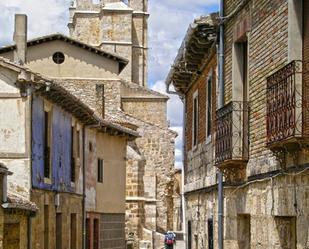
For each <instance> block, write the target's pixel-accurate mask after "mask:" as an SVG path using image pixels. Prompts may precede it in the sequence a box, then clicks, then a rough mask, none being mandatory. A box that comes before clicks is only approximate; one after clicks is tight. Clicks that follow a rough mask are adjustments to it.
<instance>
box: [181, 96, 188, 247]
mask: <svg viewBox="0 0 309 249" xmlns="http://www.w3.org/2000/svg"><path fill="white" fill-rule="evenodd" d="M182 119H183V124H182V127H183V131H182V141H183V145H182V151H183V159H182V174H181V202H182V205H181V206H182V231H183V240H184V241H187V234H186V231H187V230H186V225H187V222H186V206H185V205H186V201H185V191H184V190H185V188H184V187H185V160H186V159H185V156H184V155H185V152H186V142H185V141H186V140H185V138H186V98H183V117H182ZM186 248H187V244H186Z"/></svg>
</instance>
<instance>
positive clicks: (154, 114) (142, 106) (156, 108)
mask: <svg viewBox="0 0 309 249" xmlns="http://www.w3.org/2000/svg"><path fill="white" fill-rule="evenodd" d="M122 108H123V110H124V111H125V112H126V113H128V114H130V115H132V116H134V117H136V118H138V119H141V120H145V121H147V122H149V123H153V124H157V125H160V126H161V127H167V120H166V101H164V100H163V101H160V100H159V101H158V100H147V99H137V100H134V99H133V100H125V101H123V102H122ZM149 114H151V115H149Z"/></svg>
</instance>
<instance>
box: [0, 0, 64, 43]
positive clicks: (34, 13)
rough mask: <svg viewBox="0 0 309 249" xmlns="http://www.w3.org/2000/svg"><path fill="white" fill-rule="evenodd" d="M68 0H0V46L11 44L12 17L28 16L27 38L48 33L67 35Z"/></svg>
mask: <svg viewBox="0 0 309 249" xmlns="http://www.w3.org/2000/svg"><path fill="white" fill-rule="evenodd" d="M69 5H70V0H26V1H25V0H9V1H8V0H0V10H1V15H0V23H1V27H3V28H2V29H1V31H0V44H1V45H5V44H7V43H11V42H12V37H13V27H14V15H15V14H16V13H20V14H27V16H28V27H29V30H28V37H29V38H34V37H37V36H42V35H47V34H50V33H56V32H60V33H65V34H66V33H68V28H67V26H66V25H67V23H68V16H69V10H68V8H69Z"/></svg>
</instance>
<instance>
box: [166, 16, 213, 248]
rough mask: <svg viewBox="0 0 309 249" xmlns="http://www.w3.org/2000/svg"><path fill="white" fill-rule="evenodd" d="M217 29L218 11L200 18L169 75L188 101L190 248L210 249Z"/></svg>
mask: <svg viewBox="0 0 309 249" xmlns="http://www.w3.org/2000/svg"><path fill="white" fill-rule="evenodd" d="M216 31H217V15H215V14H213V15H211V16H207V17H200V18H197V19H196V20H195V21H194V22H193V23H192V24H191V25H190V27H189V29H188V31H187V35H186V37H185V39H184V41H183V44H182V46H181V48H180V49H179V53H178V56H177V58H176V60H175V64H174V66H173V69H172V70H171V71H170V73H169V75H168V79H167V84H173V85H174V87H175V89H176V91H177V92H178V93H179V94H180V96H181V98H182V99H183V100H184V108H185V112H186V116H185V121H184V124H185V127H184V133H185V140H184V148H185V151H184V158H185V161H184V174H185V175H184V179H185V181H184V190H183V191H184V194H185V224H184V225H185V226H186V227H185V229H186V240H187V243H188V247H187V248H189V249H190V248H195V249H196V248H211V247H210V245H211V241H210V240H209V241H208V237H209V236H208V231H209V228H211V227H212V226H213V224H214V218H215V217H216V190H215V187H216V168H215V167H214V164H213V160H214V136H213V131H214V122H213V121H214V116H215V109H216V93H217V60H216V42H215V40H216ZM185 51H186V52H185ZM208 246H209V247H208Z"/></svg>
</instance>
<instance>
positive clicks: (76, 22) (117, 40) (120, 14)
mask: <svg viewBox="0 0 309 249" xmlns="http://www.w3.org/2000/svg"><path fill="white" fill-rule="evenodd" d="M147 11H148V0H127V1H125V0H124V1H121V0H75V1H73V2H72V6H71V7H70V22H69V24H68V27H69V30H70V36H71V37H72V38H74V39H77V40H80V41H82V42H85V43H88V44H90V45H92V46H95V47H99V48H101V49H103V50H105V51H109V52H113V53H116V54H118V55H120V56H122V57H124V58H126V59H128V60H129V64H128V65H127V67H126V68H125V69H124V70H123V71H122V73H121V77H122V78H124V79H126V80H128V81H131V82H133V83H136V84H139V85H141V86H145V87H147V73H148V69H147V67H148V17H149V14H148V12H147Z"/></svg>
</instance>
